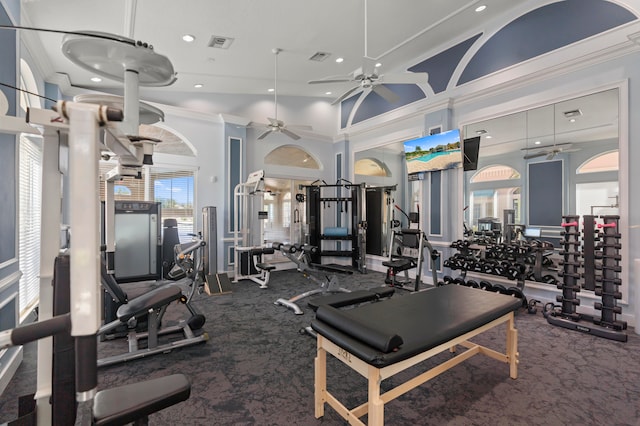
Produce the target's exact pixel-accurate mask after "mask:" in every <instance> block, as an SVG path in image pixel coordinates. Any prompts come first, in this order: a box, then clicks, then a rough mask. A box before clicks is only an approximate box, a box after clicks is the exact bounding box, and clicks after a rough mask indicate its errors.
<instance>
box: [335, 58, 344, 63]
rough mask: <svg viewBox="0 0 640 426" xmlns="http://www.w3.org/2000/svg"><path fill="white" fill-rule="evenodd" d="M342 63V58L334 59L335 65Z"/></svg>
mask: <svg viewBox="0 0 640 426" xmlns="http://www.w3.org/2000/svg"><path fill="white" fill-rule="evenodd" d="M342 61H344V58H336V62H337V63H341V62H342Z"/></svg>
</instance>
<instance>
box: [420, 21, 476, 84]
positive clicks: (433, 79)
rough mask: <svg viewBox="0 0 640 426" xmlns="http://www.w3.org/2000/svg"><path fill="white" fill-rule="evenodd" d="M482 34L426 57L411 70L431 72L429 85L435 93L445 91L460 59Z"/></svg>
mask: <svg viewBox="0 0 640 426" xmlns="http://www.w3.org/2000/svg"><path fill="white" fill-rule="evenodd" d="M481 35H482V33H480V34H477V35H475V36H473V37H471V38H469V39H467V40H465V41H463V42H462V43H458V44H456V45H455V46H453V47H450V48H449V49H447V50H445V51H444V52H440V53H438V54H437V55H435V56H432V57H430V58H429V59H425V60H424V61H422V62H420V63H419V64H416V65H414V66H412V67H411V68H409V71H411V72H426V73H429V85H430V86H431V88H432V89H433V93H440V92H444V91H445V90H447V86H448V85H449V81H450V80H451V76H452V75H453V73H454V71H455V70H456V68H457V67H458V64H459V63H460V60H461V59H462V57H463V56H464V55H465V54H466V53H467V51H468V50H469V48H470V47H471V46H472V45H473V43H475V41H476V40H478V39H479V38H480V36H481Z"/></svg>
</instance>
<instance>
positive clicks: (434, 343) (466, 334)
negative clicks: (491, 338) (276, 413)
mask: <svg viewBox="0 0 640 426" xmlns="http://www.w3.org/2000/svg"><path fill="white" fill-rule="evenodd" d="M520 303H521V302H520V300H519V299H514V298H512V297H509V296H505V295H501V294H495V293H489V292H486V291H481V290H478V289H474V288H470V287H463V286H453V285H449V286H443V287H435V288H432V289H429V290H425V291H422V292H417V293H411V294H408V295H404V296H401V297H394V298H391V299H388V300H384V301H381V302H379V303H370V304H364V305H360V306H358V307H355V308H353V309H346V310H345V309H336V308H335V307H332V306H328V305H322V306H319V307H318V310H317V311H316V318H315V319H314V320H313V321H312V322H311V327H312V328H313V330H315V331H316V332H317V334H318V335H317V355H316V358H315V417H316V418H320V417H322V416H323V415H324V407H325V404H329V405H330V406H331V407H332V408H334V409H335V410H336V411H337V412H338V414H340V415H341V416H342V417H343V418H344V419H345V420H346V421H347V422H348V423H349V424H351V425H364V423H363V422H362V421H361V420H360V417H362V416H364V415H367V419H368V423H369V425H376V426H381V425H383V424H384V406H385V404H387V403H389V402H390V401H392V400H393V399H395V398H397V397H399V396H401V395H403V394H404V393H406V392H408V391H410V390H412V389H414V388H416V387H417V386H420V385H421V384H423V383H425V382H427V381H428V380H431V379H432V378H434V377H436V376H438V375H439V374H441V373H443V372H445V371H447V370H448V369H450V368H452V367H454V366H456V365H458V364H460V363H461V362H463V361H465V360H467V359H468V358H470V357H472V356H474V355H476V354H484V355H487V356H488V357H490V358H493V359H495V360H498V361H501V362H504V363H507V364H509V375H510V377H511V378H512V379H515V378H517V375H518V370H517V368H518V367H517V366H518V351H517V346H518V344H517V339H518V335H517V331H516V329H515V326H514V313H513V311H514V310H515V309H517V308H518V307H519V306H520ZM503 324H506V329H507V330H506V353H501V352H498V351H496V350H493V349H490V348H488V347H484V346H480V345H478V344H475V343H473V342H471V341H470V340H469V339H471V338H472V337H474V336H477V335H478V334H481V333H483V332H485V331H487V330H490V329H492V328H494V327H496V326H500V325H503ZM457 346H461V347H463V348H466V350H465V351H464V352H461V353H459V354H458V355H456V356H454V357H453V358H449V359H448V360H446V361H444V362H443V363H441V364H440V365H437V366H435V367H433V368H431V369H429V370H427V371H425V372H423V373H421V374H419V375H417V376H416V377H413V378H412V379H409V380H408V381H406V382H404V383H402V384H400V385H398V386H396V387H395V388H393V389H390V390H388V391H387V392H385V393H381V382H382V381H383V380H385V379H387V378H390V377H392V376H394V375H395V374H397V373H400V372H401V371H405V370H406V369H408V368H409V367H413V366H415V365H417V364H419V363H421V362H423V361H425V360H427V359H429V358H431V357H433V356H435V355H437V354H440V353H442V352H445V351H450V352H452V353H455V352H456V348H457ZM327 353H329V354H331V355H333V356H334V357H335V358H337V359H338V360H340V361H341V362H342V363H344V364H345V365H347V366H348V367H350V368H352V369H353V370H355V371H356V372H358V373H359V374H361V375H362V376H363V377H365V378H366V379H367V381H368V400H367V402H365V403H363V404H361V405H359V406H357V407H355V408H351V409H350V408H347V407H346V406H345V405H344V404H343V403H342V402H340V401H339V400H338V399H337V398H336V397H335V396H334V395H333V394H331V392H330V391H329V389H328V386H327Z"/></svg>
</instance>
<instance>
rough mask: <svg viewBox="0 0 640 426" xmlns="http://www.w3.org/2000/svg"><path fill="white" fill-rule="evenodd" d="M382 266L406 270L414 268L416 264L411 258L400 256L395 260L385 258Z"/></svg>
mask: <svg viewBox="0 0 640 426" xmlns="http://www.w3.org/2000/svg"><path fill="white" fill-rule="evenodd" d="M382 266H386V267H387V268H392V269H395V270H396V271H404V270H405V269H410V268H413V267H414V266H415V264H414V263H413V262H412V261H411V259H403V258H398V259H393V260H385V261H384V262H382Z"/></svg>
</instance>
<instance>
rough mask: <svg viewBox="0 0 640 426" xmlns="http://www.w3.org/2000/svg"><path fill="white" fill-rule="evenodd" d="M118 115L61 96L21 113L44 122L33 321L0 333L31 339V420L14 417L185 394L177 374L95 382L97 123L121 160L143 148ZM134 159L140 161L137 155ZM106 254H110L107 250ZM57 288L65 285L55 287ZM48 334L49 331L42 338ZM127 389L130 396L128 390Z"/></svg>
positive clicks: (151, 404)
mask: <svg viewBox="0 0 640 426" xmlns="http://www.w3.org/2000/svg"><path fill="white" fill-rule="evenodd" d="M132 42H133V41H132ZM116 48H118V49H131V50H135V51H136V52H138V51H139V47H135V48H134V46H132V45H129V44H125V43H122V42H117V43H116ZM120 53H122V50H120ZM129 53H132V55H131V57H134V56H135V54H133V53H135V52H127V53H126V54H127V56H129ZM164 59H166V58H164ZM133 62H134V61H132V62H131V63H130V65H132V69H131V73H132V74H135V75H136V76H137V72H135V68H134V67H133V65H135V64H134V63H133ZM122 119H123V113H122V111H120V110H117V109H114V108H110V107H108V106H104V105H92V104H80V103H76V102H67V101H59V102H58V103H57V105H56V107H55V111H47V110H40V109H32V108H30V109H29V111H28V113H27V121H28V122H29V123H32V124H37V125H41V126H43V128H44V134H43V144H42V145H43V170H42V174H43V201H42V211H43V215H42V216H43V226H42V235H41V259H42V261H41V262H40V267H41V269H40V309H39V312H38V313H39V315H38V321H37V322H35V323H33V324H29V325H27V326H22V327H18V328H14V329H11V330H4V331H2V332H1V333H0V349H3V348H6V347H9V346H15V345H23V344H26V343H29V342H32V341H38V362H37V369H38V371H37V385H36V386H37V389H36V393H35V395H34V396H33V397H31V402H32V403H33V404H32V405H33V411H32V414H31V415H29V419H30V420H31V422H30V421H29V419H27V420H26V423H25V422H21V423H20V424H36V422H37V424H55V425H67V424H74V422H75V416H76V404H75V402H76V401H77V402H82V403H87V404H91V403H92V404H93V418H92V423H94V424H101V425H102V424H124V423H127V422H132V421H143V420H144V418H145V417H146V416H147V415H148V414H150V413H153V412H156V411H158V410H161V409H163V408H165V407H168V406H170V405H173V404H175V403H177V402H179V401H184V400H186V399H187V398H189V395H190V384H189V381H188V379H187V378H186V377H185V376H184V375H181V374H179V375H171V376H167V377H163V378H160V379H154V380H151V381H143V382H140V383H136V384H132V385H124V386H120V387H117V388H115V389H111V390H108V391H98V390H97V388H98V373H97V362H96V361H97V345H98V339H97V335H98V329H99V327H100V323H101V316H100V311H101V309H100V289H99V285H98V282H99V280H100V267H99V262H97V260H98V259H99V257H100V238H99V229H100V219H99V218H100V212H99V205H100V200H99V195H98V191H95V190H94V189H95V188H97V187H98V184H99V182H98V158H99V157H100V150H101V142H100V140H98V134H99V131H100V130H104V132H105V135H106V136H105V144H111V143H113V144H111V145H110V146H112V147H113V152H116V151H117V152H118V153H119V156H120V160H121V161H126V162H127V164H129V165H134V164H135V166H136V167H139V166H141V164H142V158H143V156H144V157H145V158H146V157H147V156H148V155H150V154H148V151H147V150H146V148H147V147H144V146H142V145H140V144H137V145H136V144H135V143H133V142H132V139H131V138H129V137H128V136H126V135H125V134H124V132H122V131H121V130H120V129H119V128H118V127H117V126H116V125H115V124H114V123H113V122H116V121H121V120H122ZM62 134H67V135H68V139H67V142H66V143H68V150H67V152H68V163H67V167H66V170H65V171H64V173H66V174H67V177H68V179H67V180H66V181H65V182H68V184H69V191H68V193H69V196H68V205H69V219H70V220H69V225H70V227H71V229H73V232H74V235H76V236H79V238H73V239H72V241H71V244H70V256H68V257H67V259H68V262H66V264H67V268H66V272H64V273H63V272H61V269H64V268H61V266H60V263H64V262H62V261H58V260H56V262H54V260H55V259H56V256H57V255H58V253H59V248H60V237H59V235H57V234H58V230H59V225H60V222H61V214H60V210H61V209H60V202H61V200H62V199H63V191H62V189H61V187H62V185H61V182H62V179H61V173H62V170H60V169H59V165H60V163H59V158H60V154H61V153H63V152H64V151H63V150H62V149H61V146H62V144H63V141H61V138H60V136H61V135H62ZM107 140H108V141H109V142H106V141H107ZM116 145H117V146H116ZM118 147H120V148H122V149H120V148H118ZM151 151H152V149H151ZM138 160H140V162H139V163H136V161H138ZM65 184H66V183H65ZM108 249H109V248H108ZM108 257H111V259H110V260H111V262H112V261H113V259H112V256H108ZM52 281H53V283H54V285H53V286H52V285H51V283H52ZM61 290H64V291H63V293H62V294H60V291H61ZM49 336H53V339H46V337H49ZM60 338H64V340H65V342H64V343H65V344H64V345H63V346H65V351H58V347H57V345H58V343H59V342H60ZM56 356H57V358H56ZM54 360H55V361H54ZM62 365H64V369H65V371H69V372H71V374H72V377H71V378H70V380H66V379H67V378H65V383H64V384H63V386H61V387H59V386H57V385H60V384H61V381H62V380H60V370H61V369H62ZM54 394H55V396H54ZM130 394H132V395H136V397H129V398H127V396H128V395H130ZM114 395H119V396H120V397H121V398H120V400H119V401H116V402H114V400H113V398H111V397H112V396H114ZM74 396H75V398H74ZM74 399H75V401H74ZM123 399H126V402H125V401H123ZM69 413H70V414H69ZM18 421H20V419H19V420H18Z"/></svg>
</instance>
